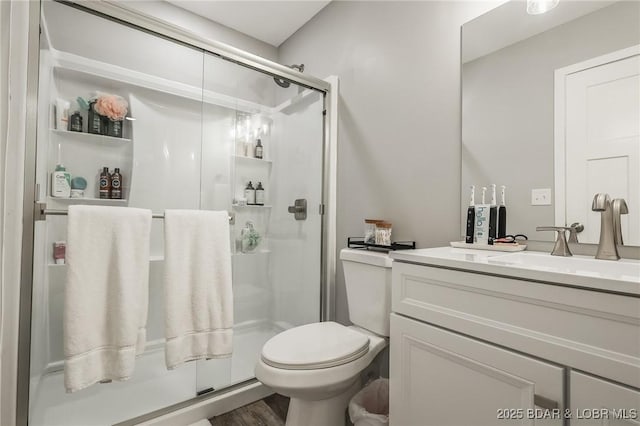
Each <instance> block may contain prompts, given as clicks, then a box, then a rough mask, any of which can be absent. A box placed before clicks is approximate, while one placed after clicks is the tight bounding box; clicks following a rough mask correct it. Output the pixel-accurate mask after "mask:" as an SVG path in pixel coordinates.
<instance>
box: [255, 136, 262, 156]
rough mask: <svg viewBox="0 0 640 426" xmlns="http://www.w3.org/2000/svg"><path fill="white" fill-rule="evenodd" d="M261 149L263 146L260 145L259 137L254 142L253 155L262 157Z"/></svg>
mask: <svg viewBox="0 0 640 426" xmlns="http://www.w3.org/2000/svg"><path fill="white" fill-rule="evenodd" d="M263 150H264V148H263V147H262V141H261V140H260V139H258V140H257V142H256V151H255V157H256V158H260V159H262V153H263Z"/></svg>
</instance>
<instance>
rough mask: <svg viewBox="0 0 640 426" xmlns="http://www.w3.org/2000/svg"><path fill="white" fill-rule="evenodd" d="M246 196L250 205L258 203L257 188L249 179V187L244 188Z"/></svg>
mask: <svg viewBox="0 0 640 426" xmlns="http://www.w3.org/2000/svg"><path fill="white" fill-rule="evenodd" d="M244 198H246V199H247V204H248V205H254V204H255V203H256V190H255V188H254V187H253V184H252V183H251V181H249V183H248V184H247V187H246V188H245V189H244Z"/></svg>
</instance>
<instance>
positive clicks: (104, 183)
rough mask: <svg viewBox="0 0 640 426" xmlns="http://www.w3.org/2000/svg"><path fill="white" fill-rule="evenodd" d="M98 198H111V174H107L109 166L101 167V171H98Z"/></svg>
mask: <svg viewBox="0 0 640 426" xmlns="http://www.w3.org/2000/svg"><path fill="white" fill-rule="evenodd" d="M99 182H100V183H99V185H100V190H99V193H100V198H101V199H108V198H111V176H109V168H108V167H103V168H102V172H101V173H100V181H99Z"/></svg>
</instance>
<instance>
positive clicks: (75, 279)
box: [64, 205, 151, 392]
mask: <svg viewBox="0 0 640 426" xmlns="http://www.w3.org/2000/svg"><path fill="white" fill-rule="evenodd" d="M68 215H69V219H68V231H67V250H66V262H67V264H68V271H67V284H66V288H65V300H64V355H65V360H64V382H65V387H66V389H67V392H75V391H77V390H80V389H82V388H85V387H87V386H90V385H92V384H94V383H96V382H101V381H109V380H126V379H128V378H129V377H130V376H131V374H132V372H133V367H134V362H135V356H136V354H139V353H142V352H143V351H144V345H145V339H146V328H145V326H146V322H147V308H148V300H149V297H148V293H149V234H150V230H151V211H150V210H143V209H134V208H126V207H102V206H79V205H78V206H70V207H69V214H68Z"/></svg>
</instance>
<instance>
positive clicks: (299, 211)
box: [289, 198, 307, 220]
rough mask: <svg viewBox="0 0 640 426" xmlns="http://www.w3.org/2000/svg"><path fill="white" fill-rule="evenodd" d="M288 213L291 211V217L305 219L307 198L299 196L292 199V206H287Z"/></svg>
mask: <svg viewBox="0 0 640 426" xmlns="http://www.w3.org/2000/svg"><path fill="white" fill-rule="evenodd" d="M289 213H293V217H294V218H295V219H296V220H306V219H307V200H306V199H305V198H299V199H297V200H296V201H294V203H293V206H289Z"/></svg>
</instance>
